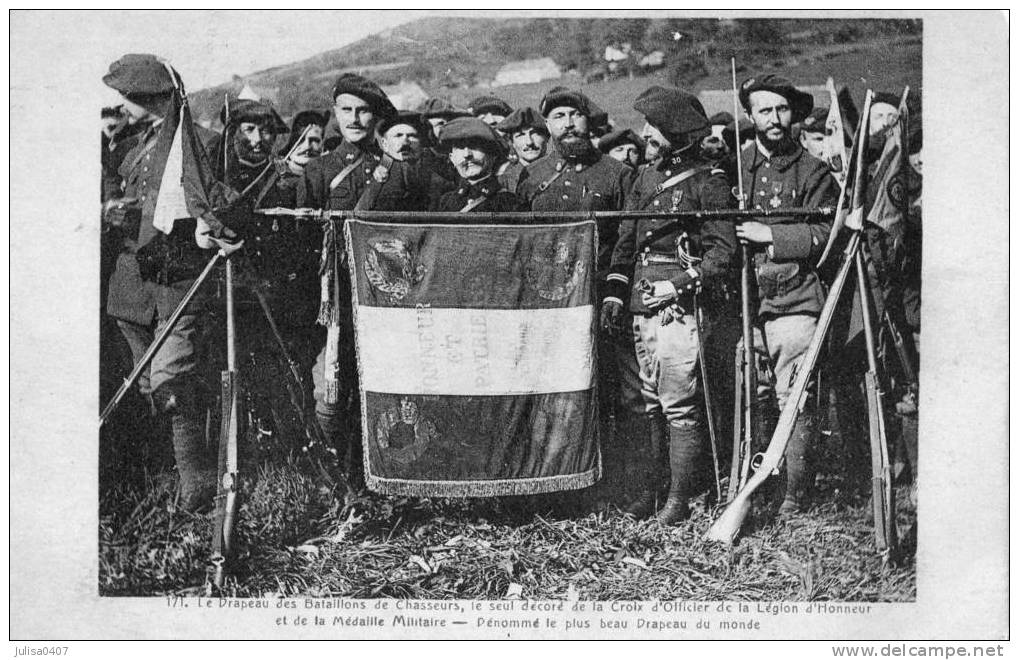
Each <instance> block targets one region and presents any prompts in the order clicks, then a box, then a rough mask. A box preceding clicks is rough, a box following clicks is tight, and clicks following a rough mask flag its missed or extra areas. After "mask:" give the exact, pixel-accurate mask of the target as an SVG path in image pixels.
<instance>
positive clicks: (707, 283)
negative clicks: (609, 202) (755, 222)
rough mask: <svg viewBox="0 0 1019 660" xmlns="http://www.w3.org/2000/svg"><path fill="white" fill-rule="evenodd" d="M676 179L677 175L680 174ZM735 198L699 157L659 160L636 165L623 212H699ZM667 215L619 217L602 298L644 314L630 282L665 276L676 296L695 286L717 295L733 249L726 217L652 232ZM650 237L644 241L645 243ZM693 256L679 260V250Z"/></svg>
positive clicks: (730, 203)
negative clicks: (621, 220) (623, 218)
mask: <svg viewBox="0 0 1019 660" xmlns="http://www.w3.org/2000/svg"><path fill="white" fill-rule="evenodd" d="M684 175H685V178H682V180H680V181H678V182H676V180H677V178H679V177H684ZM735 201H736V200H735V198H734V197H733V196H732V195H731V193H730V187H729V184H728V181H727V179H726V177H725V173H724V172H723V171H722V170H721V169H718V168H715V167H712V166H711V165H709V164H707V163H702V162H695V161H689V162H680V161H675V160H672V161H663V162H661V163H658V164H650V165H647V166H644V167H642V168H641V170H640V172H639V173H638V174H637V179H636V180H635V181H634V184H633V190H632V191H631V192H630V196H629V197H628V199H627V204H626V210H627V211H654V212H669V211H700V210H715V209H724V208H729V207H731V206H733V204H734V203H735ZM672 222H674V221H673V220H656V219H625V220H623V222H622V224H621V225H620V227H619V240H618V241H617V242H616V246H615V249H614V250H613V252H612V264H611V267H610V272H609V274H608V276H607V278H606V279H607V280H608V286H607V289H606V290H607V296H606V297H607V298H611V299H615V300H616V301H618V302H620V303H623V304H626V303H625V302H624V301H626V300H627V299H629V309H630V311H631V312H634V313H640V314H648V313H651V310H650V309H648V307H647V306H646V305H644V303H643V302H642V301H641V294H640V293H639V292H638V291H637V289H636V284H637V282H639V281H640V280H642V279H646V280H648V281H649V282H655V281H658V280H668V281H670V282H672V284H673V285H674V286H675V287H676V292H677V293H678V294H679V295H680V299H681V300H682V299H684V298H685V297H687V296H692V294H693V293H694V292H696V291H697V290H698V289H704V290H705V291H707V292H708V293H710V294H715V295H721V294H722V285H723V284H724V283H725V282H726V280H727V276H728V274H729V272H730V269H731V267H732V262H733V255H734V253H735V249H736V230H735V225H734V224H733V222H732V219H731V218H710V219H706V220H703V221H694V222H689V223H684V224H683V225H682V226H679V227H677V228H676V230H675V231H670V232H667V233H664V234H661V235H659V236H657V237H655V236H654V234H655V232H657V231H658V230H660V229H661V228H662V227H663V226H665V225H668V224H669V223H672ZM648 241H650V243H649V242H648ZM680 248H682V249H683V251H684V252H685V253H687V254H689V255H690V256H693V257H694V258H695V259H699V260H700V261H696V260H695V261H693V262H692V264H690V263H682V261H681V260H680V257H679V249H680Z"/></svg>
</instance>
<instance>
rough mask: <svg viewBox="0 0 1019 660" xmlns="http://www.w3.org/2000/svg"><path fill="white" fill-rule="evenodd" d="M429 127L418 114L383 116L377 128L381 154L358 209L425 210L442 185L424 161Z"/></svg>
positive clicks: (400, 113)
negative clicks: (425, 139) (425, 141)
mask: <svg viewBox="0 0 1019 660" xmlns="http://www.w3.org/2000/svg"><path fill="white" fill-rule="evenodd" d="M427 131H428V128H427V127H426V126H425V125H424V123H423V122H422V120H421V115H419V114H418V113H416V112H399V113H397V114H395V115H390V116H388V117H383V118H382V119H380V120H379V121H378V123H377V124H376V125H375V135H376V139H377V141H378V143H379V148H380V149H381V151H382V157H381V159H380V160H379V164H378V166H377V167H376V168H375V171H374V172H373V173H372V177H371V179H369V180H368V182H367V184H366V186H365V191H364V193H363V194H362V195H361V199H360V200H359V201H358V205H357V208H359V209H360V210H364V211H373V210H374V211H424V210H426V209H428V207H429V206H430V205H431V199H432V197H431V195H433V194H435V199H438V195H437V194H436V193H437V192H438V190H439V188H440V186H442V184H443V182H442V179H441V178H440V177H439V176H438V175H436V174H435V173H434V171H433V170H432V168H431V167H430V163H429V162H427V161H425V159H424V158H422V152H423V150H424V142H423V141H424V136H425V135H426V134H427Z"/></svg>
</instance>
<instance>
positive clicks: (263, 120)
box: [219, 99, 290, 134]
mask: <svg viewBox="0 0 1019 660" xmlns="http://www.w3.org/2000/svg"><path fill="white" fill-rule="evenodd" d="M227 108H229V110H230V117H229V121H230V125H231V126H236V125H237V124H239V123H241V122H252V123H256V124H266V125H268V126H270V127H271V128H272V130H273V132H275V133H277V134H279V133H286V132H287V131H289V130H290V127H289V126H287V124H286V122H284V121H283V118H282V117H280V116H279V113H278V112H276V110H275V109H274V108H273V107H272V106H271V105H269V104H268V103H266V102H265V101H253V100H251V99H232V100H231V101H230V103H229V105H226V104H224V105H223V109H222V110H220V111H219V121H220V122H222V123H223V124H226V123H227V119H228V118H227Z"/></svg>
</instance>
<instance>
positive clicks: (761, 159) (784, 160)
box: [749, 141, 803, 172]
mask: <svg viewBox="0 0 1019 660" xmlns="http://www.w3.org/2000/svg"><path fill="white" fill-rule="evenodd" d="M749 149H751V150H752V152H753V153H752V155H751V158H750V163H749V165H750V170H751V171H756V170H757V168H758V167H760V166H761V165H763V164H764V163H771V164H772V165H774V166H775V169H777V170H778V171H779V172H784V171H786V170H787V169H789V168H790V167H792V165H793V163H795V162H796V161H798V160H799V159H800V157H801V156H802V155H803V147H801V146H800V145H799V143H797V142H793V143H792V147H791V148H790V149H789V150H788V151H784V152H781V153H775V154H772V155H771V158H768V157H767V156H765V155H764V154H763V153H762V152H761V149H760V147H759V145H758V144H757V142H756V141H754V142H753V143H752V144H751V145H750V147H749Z"/></svg>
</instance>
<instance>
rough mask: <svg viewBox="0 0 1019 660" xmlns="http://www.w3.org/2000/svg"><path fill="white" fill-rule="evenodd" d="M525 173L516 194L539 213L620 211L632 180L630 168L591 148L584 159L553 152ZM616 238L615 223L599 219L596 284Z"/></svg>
mask: <svg viewBox="0 0 1019 660" xmlns="http://www.w3.org/2000/svg"><path fill="white" fill-rule="evenodd" d="M527 170H528V174H527V179H526V180H524V181H523V182H522V183H521V184H520V186H519V188H517V191H516V192H517V194H518V195H519V196H520V197H522V198H524V199H525V200H526V201H527V202H528V204H529V205H530V207H531V210H532V211H538V212H541V211H622V210H623V208H624V207H625V206H626V197H627V194H628V193H629V192H630V188H631V187H632V185H633V177H634V171H633V170H632V169H631V168H629V167H627V166H626V165H623V164H622V163H620V162H619V161H617V160H615V159H613V158H609V157H608V156H605V155H604V154H602V153H601V152H600V151H598V150H597V149H595V148H594V147H593V146H592V147H591V149H590V151H589V152H587V154H586V155H585V157H583V158H579V159H570V160H567V159H565V158H563V156H561V155H560V154H559V153H558V152H557V151H556V150H554V149H553V150H551V151H550V152H549V153H548V154H546V155H545V156H542V157H541V158H539V159H538V160H536V161H534V162H533V163H531V164H530V165H528V166H527ZM618 236H619V221H618V220H615V219H604V218H602V219H599V220H598V266H597V270H598V272H597V279H598V281H604V278H605V276H606V275H607V274H608V268H609V263H610V261H611V257H612V249H613V248H614V247H615V245H616V239H617V238H618Z"/></svg>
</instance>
